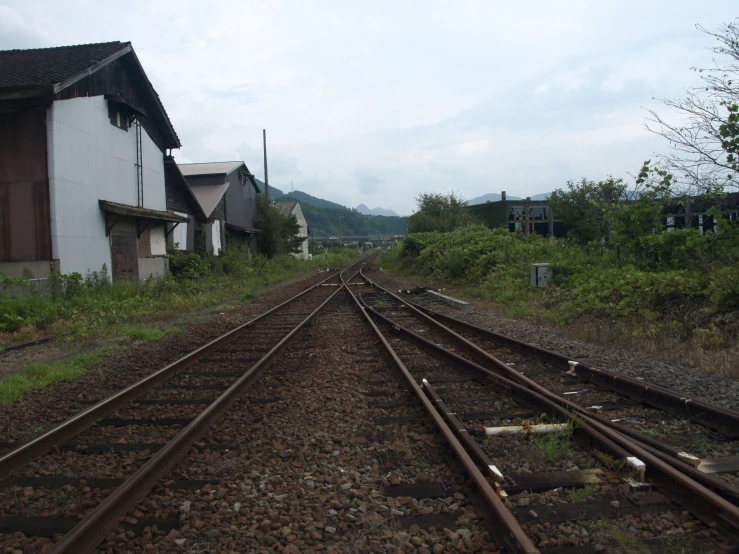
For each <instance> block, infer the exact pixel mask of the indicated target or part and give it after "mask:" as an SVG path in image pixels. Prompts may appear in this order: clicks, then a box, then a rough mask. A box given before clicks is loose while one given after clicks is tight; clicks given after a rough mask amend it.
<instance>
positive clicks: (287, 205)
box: [275, 200, 311, 260]
mask: <svg viewBox="0 0 739 554" xmlns="http://www.w3.org/2000/svg"><path fill="white" fill-rule="evenodd" d="M275 206H276V207H277V209H278V210H280V213H282V214H283V215H287V216H291V215H294V216H295V219H297V221H298V225H299V226H300V231H299V232H298V237H299V238H300V239H302V240H301V242H300V250H299V251H298V252H293V256H295V257H297V258H301V259H303V260H308V259H310V257H311V256H310V251H309V249H308V233H309V231H308V222H307V221H306V220H305V216H304V215H303V210H302V209H301V208H300V202H298V201H297V200H284V201H280V200H277V201H276V202H275Z"/></svg>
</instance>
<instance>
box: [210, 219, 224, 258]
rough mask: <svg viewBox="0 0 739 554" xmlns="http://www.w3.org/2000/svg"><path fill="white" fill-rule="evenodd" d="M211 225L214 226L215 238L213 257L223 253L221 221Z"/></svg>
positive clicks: (217, 220) (213, 235)
mask: <svg viewBox="0 0 739 554" xmlns="http://www.w3.org/2000/svg"><path fill="white" fill-rule="evenodd" d="M211 225H212V226H213V227H212V228H213V234H212V235H211V236H212V237H213V255H214V256H217V255H218V254H220V253H221V243H222V241H221V221H220V220H219V219H216V220H215V221H214V222H213V223H211Z"/></svg>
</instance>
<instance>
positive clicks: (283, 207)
mask: <svg viewBox="0 0 739 554" xmlns="http://www.w3.org/2000/svg"><path fill="white" fill-rule="evenodd" d="M297 203H298V201H297V200H289V201H285V202H280V201H279V200H278V201H276V202H275V207H276V208H277V209H278V210H280V213H281V214H282V215H290V214H291V213H293V209H295V206H296V205H297Z"/></svg>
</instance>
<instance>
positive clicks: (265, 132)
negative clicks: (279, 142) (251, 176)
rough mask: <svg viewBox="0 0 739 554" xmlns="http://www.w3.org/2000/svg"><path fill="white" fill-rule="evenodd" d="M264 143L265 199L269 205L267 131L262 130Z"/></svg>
mask: <svg viewBox="0 0 739 554" xmlns="http://www.w3.org/2000/svg"><path fill="white" fill-rule="evenodd" d="M262 141H263V143H264V197H265V198H266V199H267V203H269V175H268V174H267V130H266V129H262Z"/></svg>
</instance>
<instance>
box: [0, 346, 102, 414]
mask: <svg viewBox="0 0 739 554" xmlns="http://www.w3.org/2000/svg"><path fill="white" fill-rule="evenodd" d="M113 350H114V347H108V348H102V349H100V350H97V351H95V352H92V353H89V354H81V355H80V356H77V357H76V358H73V359H72V360H70V361H67V362H61V363H57V364H42V363H35V364H30V365H29V366H27V367H26V368H25V369H24V370H23V371H21V372H20V373H16V374H15V375H10V376H8V377H6V378H5V379H3V380H2V381H0V404H10V403H11V402H13V401H15V400H17V399H18V398H20V397H21V396H23V394H25V393H26V392H28V391H32V390H37V389H42V388H44V387H47V386H49V385H52V384H54V383H60V382H62V381H69V380H71V379H74V378H75V377H79V376H80V375H82V374H83V373H84V372H85V371H87V369H88V368H89V367H90V366H91V365H93V364H95V363H97V362H99V361H100V360H102V359H103V358H104V357H105V356H107V355H108V354H110V353H111V352H112V351H113Z"/></svg>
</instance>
